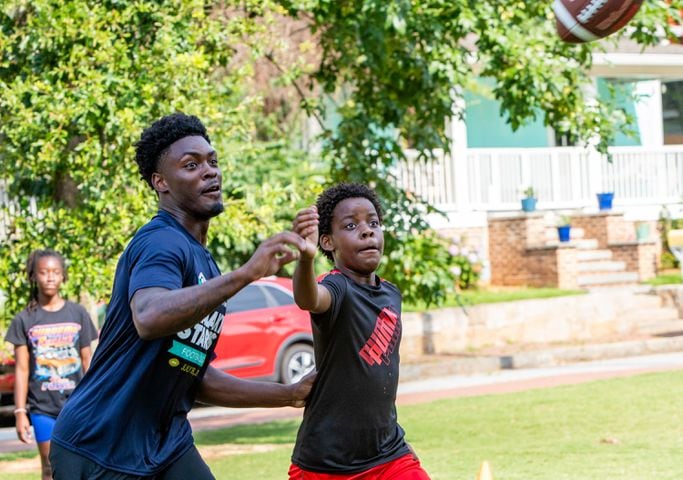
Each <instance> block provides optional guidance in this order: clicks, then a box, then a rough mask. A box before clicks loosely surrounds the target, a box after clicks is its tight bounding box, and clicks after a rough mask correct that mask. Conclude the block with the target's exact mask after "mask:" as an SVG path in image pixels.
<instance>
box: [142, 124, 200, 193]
mask: <svg viewBox="0 0 683 480" xmlns="http://www.w3.org/2000/svg"><path fill="white" fill-rule="evenodd" d="M193 136H199V137H204V138H205V139H206V141H207V142H209V143H211V140H209V135H208V134H207V133H206V127H204V125H203V124H202V122H201V121H200V120H199V119H198V118H197V117H195V116H194V115H185V114H184V113H173V114H171V115H167V116H165V117H162V118H160V119H159V120H157V121H156V122H154V123H153V124H152V125H150V126H149V127H148V128H146V129H145V131H143V132H142V135H140V140H138V142H137V143H136V144H135V161H136V162H137V164H138V169H139V171H140V176H141V177H142V178H143V179H144V180H145V181H146V182H147V183H148V184H149V186H150V187H152V188H154V186H153V185H152V174H153V173H154V172H156V171H157V169H158V167H159V160H160V159H161V157H162V156H163V155H164V153H166V151H167V150H168V147H170V146H171V144H173V143H174V142H176V141H178V140H180V139H181V138H185V137H193Z"/></svg>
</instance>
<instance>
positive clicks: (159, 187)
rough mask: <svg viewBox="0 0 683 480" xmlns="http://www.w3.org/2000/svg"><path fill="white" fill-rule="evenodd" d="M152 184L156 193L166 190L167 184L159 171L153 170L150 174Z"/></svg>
mask: <svg viewBox="0 0 683 480" xmlns="http://www.w3.org/2000/svg"><path fill="white" fill-rule="evenodd" d="M152 185H153V186H154V190H156V192H157V193H164V192H167V191H168V185H166V180H165V179H164V177H163V175H161V174H160V173H157V172H154V173H153V174H152Z"/></svg>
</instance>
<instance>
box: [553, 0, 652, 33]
mask: <svg viewBox="0 0 683 480" xmlns="http://www.w3.org/2000/svg"><path fill="white" fill-rule="evenodd" d="M642 3H643V0H555V3H554V4H553V10H554V11H555V19H556V26H557V33H558V34H559V35H560V38H561V39H562V40H564V41H565V42H569V43H584V42H592V41H593V40H598V39H600V38H605V37H606V36H608V35H611V34H612V33H614V32H616V31H617V30H619V29H620V28H622V27H623V26H624V25H626V24H627V23H628V22H629V20H631V19H632V18H633V16H634V15H635V14H636V13H637V12H638V9H639V8H640V6H641V5H642Z"/></svg>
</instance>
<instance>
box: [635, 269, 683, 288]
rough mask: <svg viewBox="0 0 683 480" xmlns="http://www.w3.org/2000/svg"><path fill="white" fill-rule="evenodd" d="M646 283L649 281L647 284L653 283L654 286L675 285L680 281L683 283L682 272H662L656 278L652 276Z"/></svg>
mask: <svg viewBox="0 0 683 480" xmlns="http://www.w3.org/2000/svg"><path fill="white" fill-rule="evenodd" d="M644 283H647V284H649V285H653V286H657V285H675V284H678V283H683V280H681V272H680V271H678V270H677V271H675V272H667V273H662V274H660V275H657V276H656V277H655V278H652V279H650V280H645V282H644Z"/></svg>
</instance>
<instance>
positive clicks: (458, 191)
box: [449, 91, 472, 212]
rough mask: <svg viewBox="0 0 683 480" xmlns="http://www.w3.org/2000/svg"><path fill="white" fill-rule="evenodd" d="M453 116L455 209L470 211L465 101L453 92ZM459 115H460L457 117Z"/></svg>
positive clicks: (452, 143)
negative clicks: (454, 112)
mask: <svg viewBox="0 0 683 480" xmlns="http://www.w3.org/2000/svg"><path fill="white" fill-rule="evenodd" d="M454 96H455V99H454V109H455V111H456V114H455V115H452V116H451V118H450V122H449V123H450V125H449V127H450V129H449V130H450V131H449V134H450V138H451V165H452V166H453V187H454V188H455V196H454V198H455V209H456V211H458V212H469V211H471V210H472V206H471V204H470V185H469V171H468V166H467V125H466V124H465V99H464V98H463V97H462V95H460V94H459V92H455V91H454ZM458 113H461V115H458Z"/></svg>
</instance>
